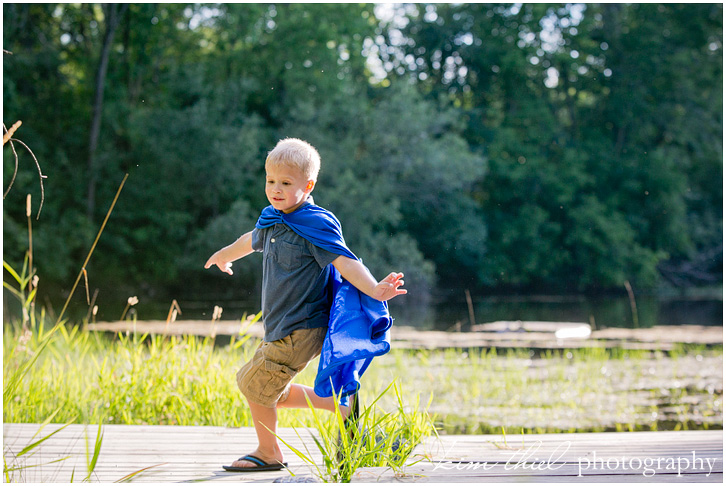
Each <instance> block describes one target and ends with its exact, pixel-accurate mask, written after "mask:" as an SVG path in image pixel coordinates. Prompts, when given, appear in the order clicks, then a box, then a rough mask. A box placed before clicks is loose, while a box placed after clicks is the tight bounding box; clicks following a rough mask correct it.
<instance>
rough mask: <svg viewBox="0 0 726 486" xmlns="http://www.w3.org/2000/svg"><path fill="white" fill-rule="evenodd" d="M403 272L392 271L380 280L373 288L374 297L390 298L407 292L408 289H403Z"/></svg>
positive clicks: (379, 298)
mask: <svg viewBox="0 0 726 486" xmlns="http://www.w3.org/2000/svg"><path fill="white" fill-rule="evenodd" d="M402 278H403V274H402V273H396V272H392V273H391V274H389V275H388V276H387V277H386V278H384V279H383V280H381V281H380V282H378V284H377V285H376V286H375V288H374V289H373V293H374V295H373V297H375V298H376V299H378V300H384V301H385V300H390V299H392V298H394V297H397V296H399V295H403V294H407V293H408V291H407V290H406V289H402V288H401V287H402V286H403V280H401V279H402Z"/></svg>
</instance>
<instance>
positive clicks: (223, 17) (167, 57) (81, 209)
mask: <svg viewBox="0 0 726 486" xmlns="http://www.w3.org/2000/svg"><path fill="white" fill-rule="evenodd" d="M385 10H388V11H393V12H394V13H395V16H394V17H393V18H391V19H388V18H387V17H386V18H384V16H383V15H381V18H379V17H377V14H378V13H380V12H384V11H385ZM105 11H106V9H104V7H103V6H101V5H97V4H5V5H3V14H4V15H3V23H4V24H3V27H4V28H3V36H4V37H3V41H4V44H3V45H4V48H5V49H6V50H8V51H10V52H12V54H4V59H3V61H4V62H3V75H4V76H3V92H4V99H3V104H4V115H3V116H4V117H5V123H6V124H11V123H12V122H14V121H15V120H18V119H20V120H23V122H24V123H23V125H22V127H21V129H20V130H19V132H18V133H17V134H16V137H18V138H20V139H22V140H25V141H27V142H29V143H30V144H31V145H32V147H33V150H34V152H35V153H36V155H37V157H38V159H39V160H40V161H41V162H42V165H43V169H44V173H46V174H47V175H48V180H47V181H46V201H45V207H44V210H43V212H44V218H42V220H41V221H38V222H37V223H36V225H35V226H34V231H35V257H36V262H37V264H38V266H39V267H42V268H43V269H44V276H45V278H46V279H47V281H48V282H49V283H54V284H62V283H64V282H67V280H68V279H69V278H71V277H72V276H73V274H74V272H75V271H76V269H77V266H78V263H79V262H80V261H82V258H83V255H85V252H86V251H87V249H88V246H89V244H90V242H91V241H92V240H93V236H94V234H95V228H96V227H97V225H98V222H99V221H100V220H101V218H102V217H103V215H104V214H105V211H106V209H107V205H108V203H109V202H110V200H111V199H112V197H113V195H114V191H115V190H116V187H117V186H118V183H119V181H120V180H121V178H122V177H123V174H124V173H126V172H129V173H130V178H129V182H128V186H127V188H126V189H125V192H124V194H123V196H122V198H121V200H120V201H119V206H120V207H119V208H118V210H117V211H116V214H114V216H113V218H112V220H111V221H110V224H109V227H108V229H107V231H106V232H105V234H104V238H102V239H101V241H100V242H99V252H98V254H97V255H96V257H94V262H93V263H92V265H89V268H88V272H89V276H90V278H91V280H92V282H93V283H94V286H98V287H104V286H109V285H113V286H118V285H119V282H121V281H123V282H125V284H126V285H127V286H128V287H130V288H134V289H136V288H138V287H149V288H151V287H155V288H161V287H167V288H171V287H174V286H178V285H177V284H178V282H180V281H184V282H196V281H204V282H205V283H206V282H208V281H210V280H211V281H219V282H221V280H218V279H219V278H221V277H217V276H211V275H210V274H209V272H204V271H203V270H202V269H201V267H202V265H203V263H204V261H205V260H206V258H207V257H208V253H209V252H210V251H211V250H212V249H213V248H217V247H219V246H222V245H225V244H228V243H230V242H231V241H233V240H234V238H235V237H236V236H239V234H240V233H242V232H244V231H245V230H246V229H248V228H249V227H250V223H251V222H253V221H254V219H255V216H256V215H257V214H259V211H260V210H261V209H262V208H263V207H264V206H265V205H266V204H267V202H266V200H265V198H264V194H263V191H262V186H261V182H260V181H261V177H262V174H263V172H264V169H263V161H264V157H265V154H266V152H267V151H268V150H270V149H271V147H272V146H273V145H274V144H275V143H276V141H277V140H278V139H279V138H282V137H288V136H297V137H301V138H305V139H307V140H309V141H310V142H311V143H313V145H315V146H316V147H317V148H318V149H319V151H320V153H321V155H322V158H323V168H322V172H321V176H320V181H319V184H318V186H317V188H316V192H315V196H316V200H317V202H318V203H319V204H321V205H322V206H324V207H327V208H328V209H331V210H332V211H333V212H335V213H336V214H337V215H338V217H339V219H340V220H341V222H342V224H343V227H344V231H345V235H346V239H347V242H348V243H349V245H350V246H351V248H352V249H353V250H354V251H355V252H356V253H357V254H359V255H360V256H361V257H363V258H364V260H365V261H366V263H367V264H368V266H369V267H370V268H371V269H372V270H373V271H374V273H375V274H376V275H383V274H385V273H387V272H389V271H392V270H394V269H395V270H402V271H404V273H406V275H407V278H406V280H407V284H408V286H409V287H410V290H411V293H410V295H409V297H407V298H410V299H413V298H415V296H418V297H421V298H422V299H425V298H426V297H427V296H428V295H429V293H430V292H431V291H432V289H433V288H434V287H435V286H437V285H438V286H439V287H444V288H449V287H454V286H461V287H467V288H469V287H476V286H482V287H489V288H497V287H503V288H517V289H531V290H541V289H545V290H547V291H582V290H598V289H607V288H620V287H621V286H622V283H623V281H624V280H629V281H631V282H633V284H634V285H636V286H640V287H654V286H656V285H659V283H660V282H661V274H663V275H665V276H666V277H667V279H668V281H670V282H672V283H674V284H676V285H694V284H699V283H714V282H716V283H717V282H719V281H720V279H721V261H722V256H721V255H722V248H721V247H722V202H723V193H722V191H723V188H722V183H721V181H722V172H723V168H722V156H723V147H722V132H723V120H722V106H723V100H722V78H723V66H722V57H723V56H722V53H723V48H722V12H723V7H722V6H721V5H719V4H704V5H694V4H688V5H686V4H683V5H680V4H664V5H659V4H633V5H629V4H603V5H599V4H587V5H582V4H571V5H570V4H568V5H552V4H522V5H519V4H512V5H508V4H496V5H494V4H478V3H474V4H415V5H414V4H409V5H399V6H390V7H388V8H387V9H383V8H380V7H375V6H374V5H373V4H335V5H333V4H320V5H315V4H289V5H288V4H215V5H208V4H129V5H128V8H127V9H126V10H125V12H124V15H123V17H122V18H121V19H120V23H119V25H118V28H117V29H116V31H115V35H114V37H113V39H112V43H113V44H112V49H111V51H110V52H111V55H110V58H109V66H108V72H107V74H106V78H105V84H104V86H105V88H104V104H103V109H102V120H101V121H102V123H101V132H100V140H99V145H98V148H97V150H96V152H95V163H94V164H93V165H94V168H93V169H92V170H89V153H88V152H89V143H90V142H89V138H88V137H89V135H88V133H89V127H90V126H91V120H92V116H93V109H92V108H93V95H94V90H95V86H96V85H95V83H96V73H97V68H98V61H99V58H100V55H101V47H102V45H103V40H104V34H105V31H106V27H107V20H108V19H106V18H105V17H104V12H105ZM376 65H378V66H379V67H378V68H375V66H376ZM3 160H4V162H3V168H4V174H5V176H4V180H3V182H4V184H5V186H6V187H7V185H8V182H9V180H8V178H9V174H12V164H13V156H12V152H11V150H10V148H9V147H8V146H7V145H6V146H5V147H4V149H3ZM31 164H32V162H31V161H30V159H29V156H28V155H27V154H22V153H21V154H20V161H19V165H20V169H21V170H20V173H19V174H18V178H17V180H16V182H15V186H14V190H13V191H11V193H10V194H8V195H7V197H6V198H5V200H4V207H3V236H4V241H5V249H4V251H5V255H4V256H5V259H6V260H7V261H8V262H10V263H11V264H12V265H14V266H20V265H21V262H22V259H23V255H24V247H25V245H24V243H23V229H22V228H24V222H23V218H24V200H25V195H26V194H27V193H32V194H33V198H34V199H33V200H34V201H38V200H39V197H37V196H38V187H37V179H36V173H35V172H33V170H32V166H31ZM93 174H95V177H96V187H95V194H96V196H95V200H96V204H95V207H94V209H93V214H91V215H90V218H89V215H88V214H87V211H88V209H87V206H88V202H89V194H90V193H91V192H93V191H91V187H90V185H91V180H92V179H93V177H92V175H93ZM235 219H238V222H235ZM253 267H254V266H247V265H246V264H245V271H244V272H243V273H244V275H245V283H242V284H240V285H242V286H244V287H246V288H245V289H244V290H246V291H252V290H253V287H254V285H255V284H254V282H256V280H257V277H258V272H259V270H257V269H254V268H253ZM684 269H685V270H684ZM686 270H688V271H686ZM184 287H185V288H187V289H188V290H189V291H190V292H194V288H193V287H194V286H193V285H185V286H184Z"/></svg>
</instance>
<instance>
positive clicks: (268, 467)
mask: <svg viewBox="0 0 726 486" xmlns="http://www.w3.org/2000/svg"><path fill="white" fill-rule="evenodd" d="M237 460H238V461H249V462H252V463H254V464H257V465H256V466H252V467H237V466H222V467H223V468H224V470H225V471H230V472H258V471H279V470H280V469H285V468H286V467H287V463H286V462H282V463H280V462H274V463H267V462H265V461H263V460H262V459H260V458H259V457H255V456H253V455H249V454H248V455H246V456H243V457H240V458H239V459H237Z"/></svg>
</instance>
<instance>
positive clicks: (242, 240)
mask: <svg viewBox="0 0 726 486" xmlns="http://www.w3.org/2000/svg"><path fill="white" fill-rule="evenodd" d="M253 251H254V250H252V231H250V232H249V233H245V234H243V235H242V236H240V237H239V238H238V239H237V241H235V242H234V243H232V244H231V245H229V246H225V247H224V248H222V249H221V250H219V251H217V252H216V253H215V254H214V255H212V256H211V257H209V260H207V263H205V264H204V268H209V267H211V266H212V265H217V266H218V267H219V269H220V270H221V271H223V272H224V273H228V274H230V275H232V273H233V272H232V262H233V261H235V260H239V259H240V258H242V257H246V256H247V255H249V254H250V253H252V252H253Z"/></svg>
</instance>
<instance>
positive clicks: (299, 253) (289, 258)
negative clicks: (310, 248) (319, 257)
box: [275, 241, 303, 271]
mask: <svg viewBox="0 0 726 486" xmlns="http://www.w3.org/2000/svg"><path fill="white" fill-rule="evenodd" d="M276 250H277V251H276V252H275V259H276V260H277V263H278V264H279V265H280V267H282V268H283V269H285V270H288V271H289V270H295V269H297V268H300V266H301V265H302V257H303V247H302V246H300V245H296V244H294V243H288V242H287V241H279V242H278V247H277V248H276Z"/></svg>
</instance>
